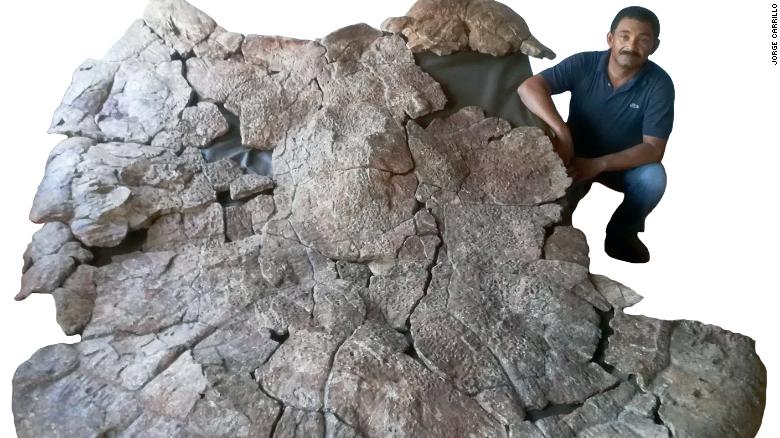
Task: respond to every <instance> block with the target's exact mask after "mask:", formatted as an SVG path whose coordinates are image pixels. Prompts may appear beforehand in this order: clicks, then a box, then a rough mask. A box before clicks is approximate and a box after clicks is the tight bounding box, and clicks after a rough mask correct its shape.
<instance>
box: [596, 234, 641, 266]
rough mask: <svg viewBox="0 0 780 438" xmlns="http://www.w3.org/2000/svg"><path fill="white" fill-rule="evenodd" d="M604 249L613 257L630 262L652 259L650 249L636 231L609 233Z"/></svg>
mask: <svg viewBox="0 0 780 438" xmlns="http://www.w3.org/2000/svg"><path fill="white" fill-rule="evenodd" d="M604 251H606V253H607V255H608V256H610V257H612V258H613V259H618V260H623V261H624V262H629V263H647V262H649V261H650V251H648V250H647V247H646V246H645V244H644V243H642V241H641V240H639V237H637V235H636V233H628V234H607V238H606V239H604Z"/></svg>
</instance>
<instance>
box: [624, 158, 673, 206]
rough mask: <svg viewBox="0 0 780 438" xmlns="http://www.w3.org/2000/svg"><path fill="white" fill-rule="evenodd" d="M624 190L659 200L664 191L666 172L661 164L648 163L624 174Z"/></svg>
mask: <svg viewBox="0 0 780 438" xmlns="http://www.w3.org/2000/svg"><path fill="white" fill-rule="evenodd" d="M626 189H628V190H630V191H631V192H633V193H636V194H642V195H644V196H647V197H650V198H657V199H660V198H661V196H663V194H664V192H665V191H666V170H665V169H664V166H663V164H661V163H649V164H644V165H642V166H638V167H635V168H633V169H630V170H628V171H627V172H626Z"/></svg>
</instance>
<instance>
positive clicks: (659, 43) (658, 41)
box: [650, 38, 661, 55]
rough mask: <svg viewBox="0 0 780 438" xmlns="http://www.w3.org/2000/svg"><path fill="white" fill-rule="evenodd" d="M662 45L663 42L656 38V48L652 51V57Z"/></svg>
mask: <svg viewBox="0 0 780 438" xmlns="http://www.w3.org/2000/svg"><path fill="white" fill-rule="evenodd" d="M660 45H661V40H660V39H658V38H656V39H655V47H653V50H651V51H650V54H651V55H652V54H653V53H655V51H656V50H658V46H660Z"/></svg>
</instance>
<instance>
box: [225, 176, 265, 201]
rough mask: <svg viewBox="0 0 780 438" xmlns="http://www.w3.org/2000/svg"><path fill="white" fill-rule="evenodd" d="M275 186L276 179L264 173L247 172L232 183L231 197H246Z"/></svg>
mask: <svg viewBox="0 0 780 438" xmlns="http://www.w3.org/2000/svg"><path fill="white" fill-rule="evenodd" d="M273 187H274V180H272V179H271V178H270V177H267V176H264V175H255V174H251V173H250V174H246V175H241V176H240V177H238V178H236V179H234V180H233V181H232V182H231V183H230V198H231V199H244V198H246V197H249V196H252V195H254V194H255V193H260V192H264V191H266V190H270V189H272V188H273Z"/></svg>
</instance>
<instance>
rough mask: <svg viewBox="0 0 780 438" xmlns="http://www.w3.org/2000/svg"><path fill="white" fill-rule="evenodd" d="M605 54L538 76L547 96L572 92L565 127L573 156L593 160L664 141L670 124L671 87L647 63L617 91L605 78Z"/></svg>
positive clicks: (585, 55)
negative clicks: (649, 139)
mask: <svg viewBox="0 0 780 438" xmlns="http://www.w3.org/2000/svg"><path fill="white" fill-rule="evenodd" d="M608 60H609V50H605V51H603V52H582V53H577V54H575V55H572V56H570V57H568V58H566V59H564V60H563V61H561V62H560V63H559V64H558V65H556V66H554V67H551V68H548V69H547V70H544V71H542V72H541V73H539V74H540V75H541V76H542V77H543V78H544V80H545V81H546V82H547V84H548V85H549V87H550V90H551V92H552V94H559V93H563V92H564V91H571V103H570V104H569V120H568V121H567V125H568V126H569V129H570V130H571V135H572V139H573V141H574V152H575V155H577V156H580V157H597V156H601V155H605V154H610V153H613V152H618V151H622V150H624V149H627V148H630V147H632V146H635V145H637V144H639V143H642V136H643V135H650V136H653V137H659V138H663V139H668V138H669V134H671V132H672V124H673V121H674V84H673V83H672V79H671V78H670V77H669V75H668V74H667V73H666V72H665V71H664V70H663V69H662V68H661V67H659V66H658V65H657V64H655V63H654V62H652V61H650V60H648V61H647V62H646V63H645V65H643V66H642V68H641V69H640V70H639V71H638V72H637V73H636V74H635V75H634V77H632V78H631V79H630V80H629V81H628V82H626V83H624V84H623V85H621V86H620V87H618V88H617V90H613V89H612V88H613V87H612V83H611V82H610V81H609V76H608V75H607V62H608Z"/></svg>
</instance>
